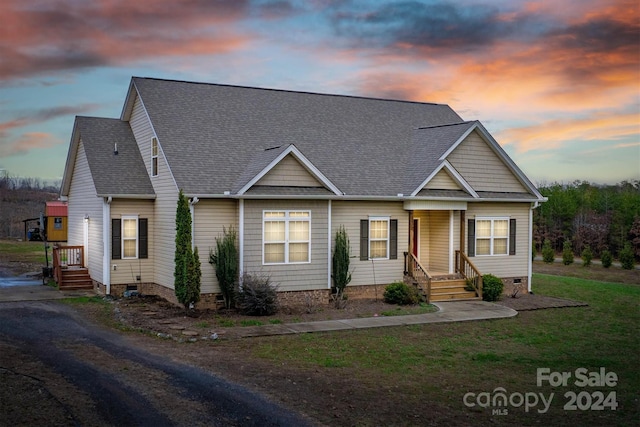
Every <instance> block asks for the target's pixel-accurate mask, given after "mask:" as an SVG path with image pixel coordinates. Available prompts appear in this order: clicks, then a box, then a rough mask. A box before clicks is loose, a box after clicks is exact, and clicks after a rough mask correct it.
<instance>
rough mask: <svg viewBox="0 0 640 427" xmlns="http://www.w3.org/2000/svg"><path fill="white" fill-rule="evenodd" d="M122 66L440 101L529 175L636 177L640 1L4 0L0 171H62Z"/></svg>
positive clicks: (110, 97) (110, 109) (127, 73)
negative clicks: (81, 126)
mask: <svg viewBox="0 0 640 427" xmlns="http://www.w3.org/2000/svg"><path fill="white" fill-rule="evenodd" d="M131 76H141V77H158V78H167V79H179V80H192V81H204V82H211V83H223V84H237V85H243V86H256V87H266V88H277V89H287V90H303V91H311V92H320V93H335V94H345V95H359V96H369V97H382V98H392V99H406V100H414V101H424V102H436V103H444V104H449V105H450V106H451V107H452V108H453V109H454V110H456V111H457V112H458V113H459V114H460V115H461V116H462V117H463V118H464V119H465V120H476V119H477V120H480V121H481V122H482V123H483V124H484V125H485V127H486V128H487V129H488V130H489V132H491V133H492V135H493V136H494V137H495V138H496V140H497V141H498V142H499V143H500V144H501V145H502V146H503V147H504V149H505V150H506V151H507V153H508V154H509V155H510V156H511V157H512V158H513V159H514V160H515V162H516V163H517V164H518V165H519V166H520V167H521V168H522V169H523V170H524V172H525V173H526V174H527V175H528V176H529V177H530V178H531V179H532V180H533V182H534V183H537V184H544V183H550V182H554V181H558V182H571V181H573V180H576V179H579V180H587V181H590V182H595V183H616V182H620V181H622V180H630V179H640V6H639V3H638V1H637V0H599V1H594V0H562V1H557V0H553V1H550V0H543V1H514V0H487V1H471V0H455V1H454V0H434V1H358V0H342V1H341V0H337V1H329V0H312V1H248V0H247V1H235V0H229V1H213V0H183V1H181V0H174V1H164V0H136V1H131V0H95V1H90V0H88V1H85V0H3V1H2V2H1V3H0V170H2V169H4V170H5V173H8V174H9V175H11V176H27V177H38V178H41V179H43V180H46V181H56V180H59V179H60V177H61V176H62V173H63V170H64V164H65V160H66V156H67V149H68V145H69V140H70V137H71V131H72V127H73V121H74V116H75V115H89V116H101V117H119V116H120V112H121V110H122V106H123V103H124V99H125V95H126V91H127V88H128V86H129V81H130V78H131ZM0 173H2V172H0Z"/></svg>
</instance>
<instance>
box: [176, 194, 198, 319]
mask: <svg viewBox="0 0 640 427" xmlns="http://www.w3.org/2000/svg"><path fill="white" fill-rule="evenodd" d="M175 244H176V250H175V256H174V259H173V260H174V263H175V269H174V272H173V278H174V282H173V286H174V292H175V294H176V298H177V299H178V302H179V303H180V304H182V305H184V307H185V309H186V308H189V307H193V305H194V304H196V303H197V302H198V301H199V300H200V277H199V274H198V270H199V269H200V267H199V266H196V260H195V258H194V252H193V251H192V249H191V212H189V201H188V200H187V198H186V197H185V195H184V193H183V192H182V190H180V193H179V194H178V205H177V207H176V239H175ZM198 263H199V260H198Z"/></svg>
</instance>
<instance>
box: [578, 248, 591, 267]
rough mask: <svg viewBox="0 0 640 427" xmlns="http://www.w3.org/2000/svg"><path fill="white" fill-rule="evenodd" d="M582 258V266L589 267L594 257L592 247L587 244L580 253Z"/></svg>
mask: <svg viewBox="0 0 640 427" xmlns="http://www.w3.org/2000/svg"><path fill="white" fill-rule="evenodd" d="M580 257H581V258H582V266H583V267H589V266H590V265H591V260H592V259H593V252H591V247H589V245H587V246H585V247H584V249H583V250H582V253H581V254H580Z"/></svg>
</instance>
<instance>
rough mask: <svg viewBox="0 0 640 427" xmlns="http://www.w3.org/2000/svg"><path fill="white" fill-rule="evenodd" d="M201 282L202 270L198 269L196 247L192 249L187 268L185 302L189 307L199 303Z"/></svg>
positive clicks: (198, 257) (198, 261)
mask: <svg viewBox="0 0 640 427" xmlns="http://www.w3.org/2000/svg"><path fill="white" fill-rule="evenodd" d="M201 281H202V270H201V268H200V255H199V254H198V247H197V246H196V247H195V248H194V249H193V254H192V256H191V259H190V260H189V264H188V266H187V289H186V291H187V292H186V294H187V295H186V300H188V301H189V307H190V308H191V304H196V303H197V302H198V301H200V284H201Z"/></svg>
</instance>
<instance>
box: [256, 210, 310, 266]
mask: <svg viewBox="0 0 640 427" xmlns="http://www.w3.org/2000/svg"><path fill="white" fill-rule="evenodd" d="M267 212H278V213H284V217H280V218H278V217H273V218H266V217H265V214H266V213H267ZM291 212H305V213H308V214H309V216H307V217H290V216H289V215H290V213H291ZM266 221H274V222H279V221H282V222H284V241H270V242H269V243H284V262H266V261H265V259H264V256H265V250H264V247H265V245H266V244H267V242H265V236H264V232H265V227H264V224H265V222H266ZM290 221H307V222H308V223H309V240H296V241H290V239H289V222H290ZM289 243H308V245H307V251H308V253H307V261H289ZM310 263H311V211H310V210H305V209H287V210H282V209H265V210H263V211H262V265H290V264H310Z"/></svg>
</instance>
